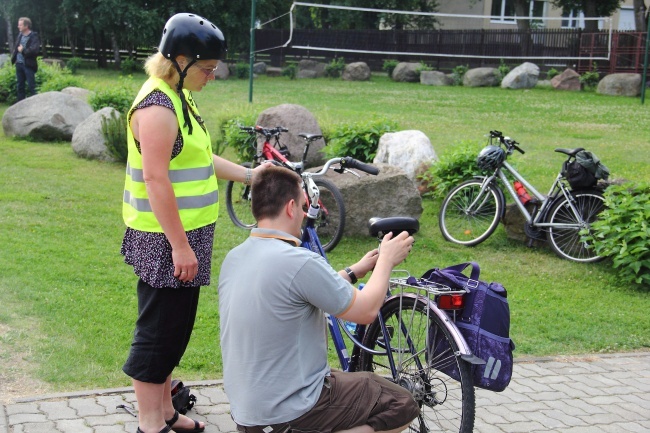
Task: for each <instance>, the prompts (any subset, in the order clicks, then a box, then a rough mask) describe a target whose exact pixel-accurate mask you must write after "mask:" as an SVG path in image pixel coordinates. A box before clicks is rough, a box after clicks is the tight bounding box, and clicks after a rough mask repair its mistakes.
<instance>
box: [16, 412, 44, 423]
mask: <svg viewBox="0 0 650 433" xmlns="http://www.w3.org/2000/svg"><path fill="white" fill-rule="evenodd" d="M46 421H47V417H46V416H45V414H44V413H17V414H15V415H9V425H10V426H11V425H15V424H27V423H39V422H46Z"/></svg>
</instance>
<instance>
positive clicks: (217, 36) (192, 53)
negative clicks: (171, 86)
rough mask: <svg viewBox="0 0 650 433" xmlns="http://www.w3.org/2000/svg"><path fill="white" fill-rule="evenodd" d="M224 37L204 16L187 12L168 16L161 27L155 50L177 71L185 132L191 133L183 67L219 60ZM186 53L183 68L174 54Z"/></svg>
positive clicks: (222, 57)
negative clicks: (186, 59)
mask: <svg viewBox="0 0 650 433" xmlns="http://www.w3.org/2000/svg"><path fill="white" fill-rule="evenodd" d="M227 50H228V48H227V46H226V39H225V38H224V37H223V33H221V30H219V28H218V27H217V26H215V25H214V24H212V23H211V22H210V21H208V20H206V19H205V18H203V17H201V16H199V15H196V14H190V13H180V14H176V15H174V16H172V17H171V18H170V19H169V20H167V23H166V24H165V28H164V29H163V34H162V38H161V39H160V45H159V46H158V51H160V53H161V54H162V55H163V56H164V57H165V58H166V59H169V60H170V61H171V62H172V64H173V65H174V67H176V70H177V71H178V76H179V80H178V85H177V86H176V91H177V92H178V95H179V96H180V98H181V104H182V107H183V118H184V119H185V124H184V125H183V127H185V126H187V128H188V133H189V134H190V135H191V134H192V122H191V121H190V115H189V112H188V108H187V101H186V100H185V95H184V94H183V81H184V80H185V77H186V76H187V70H188V69H189V68H190V67H191V66H192V65H193V64H194V63H196V62H197V61H198V60H223V59H224V58H225V57H226V51H227ZM180 55H183V56H186V57H187V58H189V59H190V61H189V63H188V64H187V66H186V67H185V69H184V70H182V69H181V68H180V66H179V65H178V62H177V61H176V57H177V56H180Z"/></svg>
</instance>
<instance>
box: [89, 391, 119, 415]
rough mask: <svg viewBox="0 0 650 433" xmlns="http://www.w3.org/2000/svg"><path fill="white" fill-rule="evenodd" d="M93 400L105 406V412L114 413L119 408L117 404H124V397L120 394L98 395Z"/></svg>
mask: <svg viewBox="0 0 650 433" xmlns="http://www.w3.org/2000/svg"><path fill="white" fill-rule="evenodd" d="M95 401H96V402H97V404H98V405H100V406H102V407H104V408H106V413H115V412H117V411H118V410H119V409H117V406H118V405H120V404H124V398H122V396H121V395H100V396H97V398H96V399H95Z"/></svg>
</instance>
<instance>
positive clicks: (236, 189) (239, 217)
mask: <svg viewBox="0 0 650 433" xmlns="http://www.w3.org/2000/svg"><path fill="white" fill-rule="evenodd" d="M242 165H243V166H244V167H246V168H251V163H250V162H244V163H243V164H242ZM226 209H227V210H228V216H230V219H231V220H232V222H233V223H235V225H236V226H237V227H241V228H244V229H248V230H250V229H252V228H253V227H255V226H256V224H257V223H256V222H255V218H253V212H252V211H251V187H250V185H244V184H243V183H241V182H233V181H232V180H229V181H228V184H227V185H226Z"/></svg>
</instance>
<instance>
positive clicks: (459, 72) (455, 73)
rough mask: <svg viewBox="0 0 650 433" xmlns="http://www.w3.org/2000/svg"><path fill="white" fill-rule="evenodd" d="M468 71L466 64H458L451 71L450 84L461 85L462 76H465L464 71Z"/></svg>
mask: <svg viewBox="0 0 650 433" xmlns="http://www.w3.org/2000/svg"><path fill="white" fill-rule="evenodd" d="M467 71H469V66H467V65H458V66H456V67H455V68H454V69H452V71H451V78H452V80H453V81H452V84H453V85H454V86H462V85H463V77H464V76H465V73H466V72H467Z"/></svg>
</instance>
